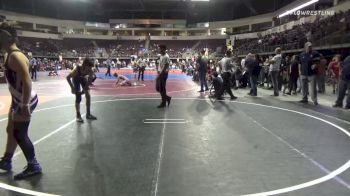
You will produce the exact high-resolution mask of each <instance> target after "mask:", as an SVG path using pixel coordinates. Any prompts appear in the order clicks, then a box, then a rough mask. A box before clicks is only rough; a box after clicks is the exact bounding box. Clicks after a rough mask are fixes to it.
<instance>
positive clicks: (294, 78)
mask: <svg viewBox="0 0 350 196" xmlns="http://www.w3.org/2000/svg"><path fill="white" fill-rule="evenodd" d="M298 78H299V57H298V56H297V55H293V56H292V60H291V64H290V70H289V92H288V93H287V95H291V93H292V91H293V95H295V94H297V87H298Z"/></svg>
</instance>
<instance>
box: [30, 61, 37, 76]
mask: <svg viewBox="0 0 350 196" xmlns="http://www.w3.org/2000/svg"><path fill="white" fill-rule="evenodd" d="M30 68H31V70H32V80H36V79H37V71H38V70H37V68H38V61H37V60H36V59H35V58H32V59H31V60H30Z"/></svg>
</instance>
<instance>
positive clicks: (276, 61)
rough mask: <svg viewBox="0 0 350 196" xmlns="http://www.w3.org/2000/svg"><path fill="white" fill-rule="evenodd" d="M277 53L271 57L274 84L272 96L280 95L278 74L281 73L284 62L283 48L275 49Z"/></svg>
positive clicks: (271, 73)
mask: <svg viewBox="0 0 350 196" xmlns="http://www.w3.org/2000/svg"><path fill="white" fill-rule="evenodd" d="M275 53H276V55H275V56H274V57H273V58H272V59H271V61H270V63H271V64H270V75H271V81H272V85H273V95H272V96H279V89H278V76H279V73H280V67H281V63H282V55H281V53H282V50H281V48H276V49H275Z"/></svg>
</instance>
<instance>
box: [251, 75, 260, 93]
mask: <svg viewBox="0 0 350 196" xmlns="http://www.w3.org/2000/svg"><path fill="white" fill-rule="evenodd" d="M250 85H251V90H250V94H251V95H252V96H257V94H258V89H257V85H258V77H257V76H253V75H250Z"/></svg>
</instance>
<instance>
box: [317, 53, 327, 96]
mask: <svg viewBox="0 0 350 196" xmlns="http://www.w3.org/2000/svg"><path fill="white" fill-rule="evenodd" d="M326 67H327V60H326V58H324V57H321V60H320V63H319V65H318V66H317V76H316V80H317V87H318V93H321V94H323V93H325V92H326V80H325V78H326Z"/></svg>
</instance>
